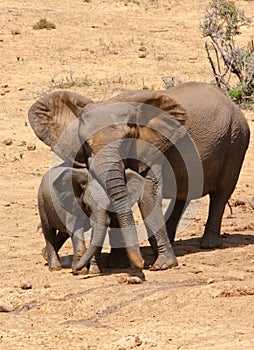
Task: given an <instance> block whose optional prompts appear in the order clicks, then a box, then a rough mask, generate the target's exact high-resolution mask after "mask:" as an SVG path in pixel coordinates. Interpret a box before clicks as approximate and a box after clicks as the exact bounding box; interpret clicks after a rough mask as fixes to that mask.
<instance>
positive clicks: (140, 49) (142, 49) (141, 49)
mask: <svg viewBox="0 0 254 350" xmlns="http://www.w3.org/2000/svg"><path fill="white" fill-rule="evenodd" d="M138 51H146V47H145V46H140V48H139V49H138Z"/></svg>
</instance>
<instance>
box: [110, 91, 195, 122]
mask: <svg viewBox="0 0 254 350" xmlns="http://www.w3.org/2000/svg"><path fill="white" fill-rule="evenodd" d="M108 102H111V103H112V102H136V103H143V104H146V105H150V106H153V107H157V108H160V109H162V110H163V111H165V112H168V113H169V114H170V115H171V116H173V117H174V118H175V119H176V120H177V121H179V122H180V123H181V124H185V123H186V121H187V119H188V113H187V111H186V109H185V108H184V107H183V106H182V105H181V104H180V103H179V102H177V101H176V100H175V99H174V98H172V97H171V96H170V95H169V93H167V91H136V90H127V91H124V92H122V93H121V94H119V95H117V96H115V97H113V98H111V99H110V100H108Z"/></svg>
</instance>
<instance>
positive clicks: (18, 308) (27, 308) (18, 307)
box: [15, 303, 37, 312]
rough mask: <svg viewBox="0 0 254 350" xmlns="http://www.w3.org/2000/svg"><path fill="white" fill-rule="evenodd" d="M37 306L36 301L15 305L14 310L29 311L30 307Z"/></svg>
mask: <svg viewBox="0 0 254 350" xmlns="http://www.w3.org/2000/svg"><path fill="white" fill-rule="evenodd" d="M36 307H37V304H36V303H30V304H29V303H26V304H23V305H18V306H16V307H15V311H18V312H21V311H29V310H31V309H34V308H36Z"/></svg>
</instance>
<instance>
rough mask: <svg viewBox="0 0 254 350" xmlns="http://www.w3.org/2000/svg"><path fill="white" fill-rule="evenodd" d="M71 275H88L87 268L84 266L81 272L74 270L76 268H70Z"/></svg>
mask: <svg viewBox="0 0 254 350" xmlns="http://www.w3.org/2000/svg"><path fill="white" fill-rule="evenodd" d="M72 273H73V275H75V276H77V275H87V274H88V268H87V267H86V266H85V267H83V269H81V270H76V268H74V267H72Z"/></svg>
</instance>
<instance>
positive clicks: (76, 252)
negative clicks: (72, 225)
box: [71, 232, 88, 274]
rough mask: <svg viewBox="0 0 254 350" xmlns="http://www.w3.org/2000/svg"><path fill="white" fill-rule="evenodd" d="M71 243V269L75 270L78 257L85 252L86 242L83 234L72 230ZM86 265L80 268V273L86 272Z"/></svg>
mask: <svg viewBox="0 0 254 350" xmlns="http://www.w3.org/2000/svg"><path fill="white" fill-rule="evenodd" d="M72 245H73V261H72V265H71V267H72V270H73V271H76V265H77V263H78V261H79V260H80V258H81V257H82V256H83V254H84V253H85V252H86V243H85V239H84V234H83V232H82V234H81V235H80V234H78V233H77V232H74V233H73V235H72ZM87 271H88V270H87V267H84V268H83V269H82V270H81V273H82V274H87Z"/></svg>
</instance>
